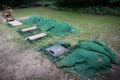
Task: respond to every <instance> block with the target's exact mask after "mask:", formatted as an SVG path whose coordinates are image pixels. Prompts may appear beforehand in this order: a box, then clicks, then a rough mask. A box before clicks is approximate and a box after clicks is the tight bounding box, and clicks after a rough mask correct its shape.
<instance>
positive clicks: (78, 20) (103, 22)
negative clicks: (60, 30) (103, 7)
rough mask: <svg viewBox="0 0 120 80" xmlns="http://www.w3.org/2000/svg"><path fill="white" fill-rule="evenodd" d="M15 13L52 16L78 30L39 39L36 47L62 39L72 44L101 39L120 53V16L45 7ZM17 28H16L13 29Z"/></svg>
mask: <svg viewBox="0 0 120 80" xmlns="http://www.w3.org/2000/svg"><path fill="white" fill-rule="evenodd" d="M13 15H14V16H15V17H16V18H21V17H27V16H32V15H41V16H43V17H44V18H52V19H55V20H57V21H64V22H67V23H69V24H72V25H73V26H74V27H75V28H76V30H77V33H76V34H72V35H68V36H65V37H57V36H56V37H52V38H50V37H49V38H47V39H46V40H38V41H37V42H35V43H34V44H33V47H35V48H38V46H40V45H44V44H48V43H50V42H53V41H55V40H60V39H61V40H65V41H68V42H71V43H72V44H75V43H76V42H77V41H78V40H86V39H87V40H94V39H101V40H103V41H105V42H106V43H108V45H110V46H111V47H112V48H113V49H114V50H115V51H116V52H117V53H120V50H119V49H120V45H119V43H120V16H110V15H93V14H84V13H80V12H73V11H59V10H54V9H50V8H43V7H38V8H36V7H35V8H24V9H15V10H14V13H13ZM16 29H17V28H14V29H13V30H16Z"/></svg>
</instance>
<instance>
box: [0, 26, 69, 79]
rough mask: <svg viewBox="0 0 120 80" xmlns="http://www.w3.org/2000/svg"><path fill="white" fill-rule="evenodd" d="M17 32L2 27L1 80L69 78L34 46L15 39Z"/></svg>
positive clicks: (0, 38) (0, 37)
mask: <svg viewBox="0 0 120 80" xmlns="http://www.w3.org/2000/svg"><path fill="white" fill-rule="evenodd" d="M15 36H19V35H18V34H17V33H15V32H13V31H11V29H10V28H8V27H4V26H1V27H0V80H68V78H67V77H66V76H64V75H65V74H64V73H63V72H62V71H61V70H59V69H57V68H56V66H55V65H53V64H52V63H51V62H50V61H49V60H48V59H45V58H43V57H42V56H40V53H39V52H38V51H36V50H34V49H33V48H28V49H23V50H21V49H20V47H21V48H22V47H23V48H24V47H25V45H22V44H20V43H18V42H15V41H13V40H14V38H15Z"/></svg>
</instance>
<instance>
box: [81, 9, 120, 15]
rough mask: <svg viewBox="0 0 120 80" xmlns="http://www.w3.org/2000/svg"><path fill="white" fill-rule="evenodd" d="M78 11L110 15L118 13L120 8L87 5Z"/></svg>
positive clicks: (119, 13)
mask: <svg viewBox="0 0 120 80" xmlns="http://www.w3.org/2000/svg"><path fill="white" fill-rule="evenodd" d="M79 11H82V12H87V13H92V14H102V15H103V14H110V15H120V8H119V7H115V8H110V7H88V8H80V9H79Z"/></svg>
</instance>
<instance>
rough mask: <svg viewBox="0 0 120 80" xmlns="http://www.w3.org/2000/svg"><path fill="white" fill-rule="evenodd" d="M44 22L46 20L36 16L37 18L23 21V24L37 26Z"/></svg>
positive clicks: (33, 17)
mask: <svg viewBox="0 0 120 80" xmlns="http://www.w3.org/2000/svg"><path fill="white" fill-rule="evenodd" d="M43 20H44V19H43V17H41V16H37V15H35V16H32V17H30V18H28V19H26V20H23V21H22V22H23V23H26V24H37V23H40V22H41V21H43Z"/></svg>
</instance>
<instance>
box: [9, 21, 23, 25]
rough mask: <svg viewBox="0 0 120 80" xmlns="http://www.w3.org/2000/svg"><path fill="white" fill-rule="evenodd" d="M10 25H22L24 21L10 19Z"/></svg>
mask: <svg viewBox="0 0 120 80" xmlns="http://www.w3.org/2000/svg"><path fill="white" fill-rule="evenodd" d="M8 23H9V24H10V25H12V26H20V25H22V24H23V23H21V22H19V21H17V20H14V21H10V22H8Z"/></svg>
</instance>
